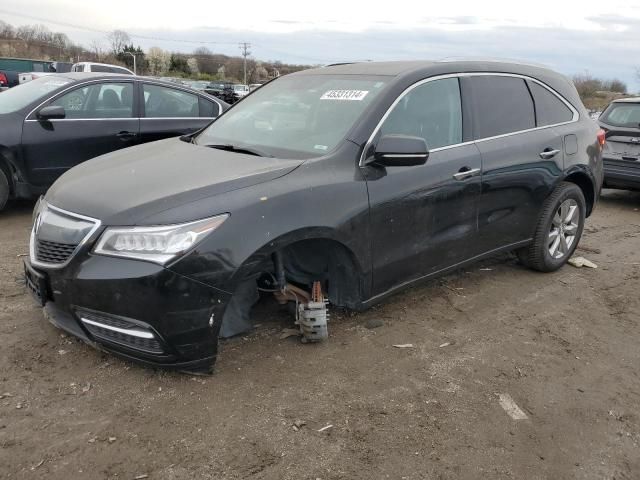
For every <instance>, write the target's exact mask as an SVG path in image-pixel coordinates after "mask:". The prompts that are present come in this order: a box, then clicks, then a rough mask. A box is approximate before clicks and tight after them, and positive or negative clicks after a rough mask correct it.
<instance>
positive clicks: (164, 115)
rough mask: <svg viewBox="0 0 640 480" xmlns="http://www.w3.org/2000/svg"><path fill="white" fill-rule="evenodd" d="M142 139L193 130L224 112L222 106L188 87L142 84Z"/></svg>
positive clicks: (170, 135)
mask: <svg viewBox="0 0 640 480" xmlns="http://www.w3.org/2000/svg"><path fill="white" fill-rule="evenodd" d="M140 90H141V91H140V102H141V110H142V115H141V118H140V136H141V142H143V143H144V142H152V141H154V140H160V139H163V138H169V137H177V136H180V135H185V134H188V133H193V132H195V131H197V130H200V129H201V128H203V127H204V126H206V125H208V124H209V123H210V122H211V121H212V120H214V119H215V118H217V117H218V116H219V115H220V113H221V108H220V105H219V104H218V103H217V102H216V101H214V100H213V99H211V100H209V99H206V98H204V97H202V96H200V95H197V94H196V93H194V92H190V91H188V90H186V89H180V88H173V87H170V86H167V85H159V84H153V83H147V82H141V83H140Z"/></svg>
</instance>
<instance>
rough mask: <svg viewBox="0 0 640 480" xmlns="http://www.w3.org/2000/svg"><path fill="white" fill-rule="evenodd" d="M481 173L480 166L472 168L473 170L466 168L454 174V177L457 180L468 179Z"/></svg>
mask: <svg viewBox="0 0 640 480" xmlns="http://www.w3.org/2000/svg"><path fill="white" fill-rule="evenodd" d="M478 175H480V169H479V168H472V169H471V170H465V171H463V172H458V173H454V174H453V178H455V179H456V180H466V179H467V178H471V177H475V176H478Z"/></svg>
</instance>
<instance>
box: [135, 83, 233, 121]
mask: <svg viewBox="0 0 640 480" xmlns="http://www.w3.org/2000/svg"><path fill="white" fill-rule="evenodd" d="M138 82H140V83H142V88H143V91H142V95H143V96H144V84H145V83H146V84H151V85H159V86H161V87H167V88H174V89H175V90H180V91H182V92H186V93H190V94H192V95H195V96H196V97H202V98H203V99H205V100H209V101H213V102H215V103H216V104H217V105H218V108H219V109H220V110H219V113H218V117H219V116H220V115H222V113H223V109H222V104H221V103H220V101H219V100H218V99H217V98H216V97H214V96H213V95H209V94H208V93H206V94H203V93H201V92H198V91H197V90H194V89H193V88H190V87H185V86H183V85H178V84H176V86H175V87H174V86H173V85H171V84H169V85H167V82H158V81H153V80H142V79H141V80H138ZM218 117H214V118H218ZM207 118H209V117H207Z"/></svg>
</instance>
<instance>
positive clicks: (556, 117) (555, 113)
mask: <svg viewBox="0 0 640 480" xmlns="http://www.w3.org/2000/svg"><path fill="white" fill-rule="evenodd" d="M527 83H528V84H529V89H530V90H531V94H532V95H533V99H534V100H535V102H536V120H537V123H538V126H539V127H544V126H545V125H555V124H557V123H564V122H570V121H571V120H572V119H573V112H572V111H571V109H569V107H567V106H566V105H565V104H564V102H562V100H560V99H559V98H558V97H557V96H556V95H554V94H553V93H551V92H550V91H549V90H548V89H546V88H545V87H543V86H542V85H539V84H537V83H536V82H532V81H528V82H527Z"/></svg>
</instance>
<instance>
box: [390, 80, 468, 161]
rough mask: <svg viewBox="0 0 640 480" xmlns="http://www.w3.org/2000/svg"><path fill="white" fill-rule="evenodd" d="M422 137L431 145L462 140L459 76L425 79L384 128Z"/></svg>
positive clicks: (396, 107) (399, 104)
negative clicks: (428, 80) (426, 80)
mask: <svg viewBox="0 0 640 480" xmlns="http://www.w3.org/2000/svg"><path fill="white" fill-rule="evenodd" d="M390 134H398V135H409V136H412V137H421V138H424V140H425V141H426V142H427V147H428V148H429V149H430V150H432V149H434V148H440V147H446V146H448V145H455V144H457V143H462V105H461V102H460V86H459V84H458V79H457V78H445V79H442V80H433V81H431V82H427V83H424V84H422V85H420V86H418V87H416V88H414V89H413V90H411V91H410V92H409V93H408V94H407V95H405V96H404V97H402V98H401V99H400V101H399V102H398V103H397V104H396V106H395V107H394V108H393V110H392V111H391V113H390V114H389V116H388V117H387V119H386V120H385V121H384V123H383V124H382V127H381V128H380V136H383V135H390Z"/></svg>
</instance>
